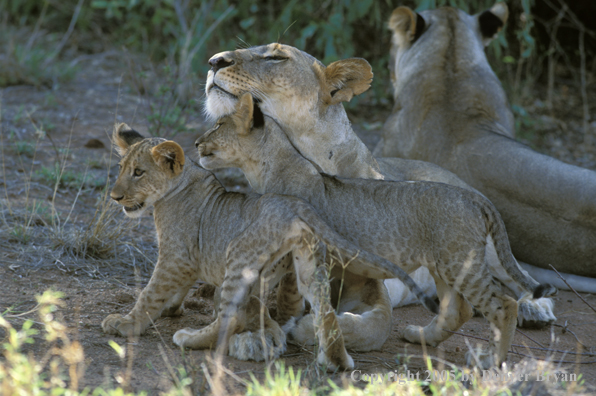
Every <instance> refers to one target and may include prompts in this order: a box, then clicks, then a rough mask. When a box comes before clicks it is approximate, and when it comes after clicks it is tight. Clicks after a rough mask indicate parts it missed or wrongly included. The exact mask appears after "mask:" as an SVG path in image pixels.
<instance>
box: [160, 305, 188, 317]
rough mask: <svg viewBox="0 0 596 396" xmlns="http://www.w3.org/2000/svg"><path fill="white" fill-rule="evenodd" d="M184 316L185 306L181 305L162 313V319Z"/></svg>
mask: <svg viewBox="0 0 596 396" xmlns="http://www.w3.org/2000/svg"><path fill="white" fill-rule="evenodd" d="M182 314H184V304H180V305H178V306H177V307H167V308H164V310H163V311H161V317H162V318H165V317H175V316H182Z"/></svg>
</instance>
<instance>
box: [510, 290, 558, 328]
mask: <svg viewBox="0 0 596 396" xmlns="http://www.w3.org/2000/svg"><path fill="white" fill-rule="evenodd" d="M555 320H557V318H556V317H555V315H554V313H553V300H552V299H550V298H544V297H543V298H538V299H536V300H533V299H530V298H527V299H525V298H524V299H521V300H520V301H518V308H517V325H518V326H519V327H522V328H529V329H541V328H543V327H545V326H548V325H549V324H551V323H553V322H554V321H555Z"/></svg>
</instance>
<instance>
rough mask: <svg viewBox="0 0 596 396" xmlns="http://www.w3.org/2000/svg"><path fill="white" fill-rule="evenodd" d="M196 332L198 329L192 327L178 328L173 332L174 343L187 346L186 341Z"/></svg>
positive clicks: (183, 346)
mask: <svg viewBox="0 0 596 396" xmlns="http://www.w3.org/2000/svg"><path fill="white" fill-rule="evenodd" d="M198 332H199V330H193V329H182V330H178V331H177V332H176V333H174V344H176V345H178V346H179V347H182V348H186V347H189V345H188V344H189V342H188V341H189V340H191V339H192V338H193V337H194V336H195V335H196V334H197V333H198Z"/></svg>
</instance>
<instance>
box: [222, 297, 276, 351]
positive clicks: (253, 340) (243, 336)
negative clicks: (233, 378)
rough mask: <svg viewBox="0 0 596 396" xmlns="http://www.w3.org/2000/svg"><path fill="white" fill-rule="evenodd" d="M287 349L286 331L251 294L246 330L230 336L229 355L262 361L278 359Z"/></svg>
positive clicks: (247, 310) (247, 308)
mask: <svg viewBox="0 0 596 396" xmlns="http://www.w3.org/2000/svg"><path fill="white" fill-rule="evenodd" d="M261 325H262V326H261ZM285 351H286V333H285V332H284V331H283V330H282V329H281V327H280V326H279V324H278V323H277V322H276V321H274V320H273V319H271V316H270V315H269V310H268V309H267V307H266V306H265V305H264V304H261V300H260V299H258V298H257V297H255V296H251V297H250V302H249V303H248V305H247V307H246V325H245V328H244V331H243V332H242V333H238V334H234V335H232V336H231V337H230V346H229V355H230V356H232V357H235V358H236V359H238V360H255V361H257V362H261V361H267V360H272V359H276V358H278V357H279V356H280V355H281V354H283V353H284V352H285Z"/></svg>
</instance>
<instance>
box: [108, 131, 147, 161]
mask: <svg viewBox="0 0 596 396" xmlns="http://www.w3.org/2000/svg"><path fill="white" fill-rule="evenodd" d="M143 139H144V137H143V136H142V135H141V134H140V133H138V132H137V131H135V130H134V129H132V128H131V127H129V126H128V125H126V124H125V123H120V124H115V125H114V133H113V134H112V142H113V143H114V147H115V148H116V151H118V154H120V156H123V155H124V154H125V153H126V150H128V148H129V147H130V146H132V145H133V144H135V143H136V142H140V141H141V140H143Z"/></svg>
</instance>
